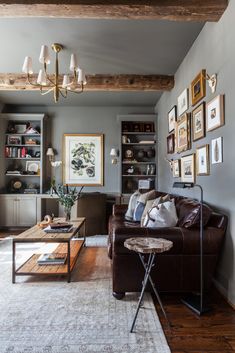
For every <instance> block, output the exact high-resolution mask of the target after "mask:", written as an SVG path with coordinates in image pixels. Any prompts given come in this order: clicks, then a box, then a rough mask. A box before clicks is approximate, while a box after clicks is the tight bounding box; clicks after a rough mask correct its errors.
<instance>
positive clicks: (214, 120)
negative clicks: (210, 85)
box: [206, 94, 224, 131]
mask: <svg viewBox="0 0 235 353" xmlns="http://www.w3.org/2000/svg"><path fill="white" fill-rule="evenodd" d="M223 125H224V95H223V94H220V95H218V96H217V97H215V98H213V99H212V100H211V101H210V102H208V103H207V105H206V131H212V130H215V129H218V128H219V127H221V126H223Z"/></svg>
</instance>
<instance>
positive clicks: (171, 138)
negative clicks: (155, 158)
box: [167, 134, 175, 154]
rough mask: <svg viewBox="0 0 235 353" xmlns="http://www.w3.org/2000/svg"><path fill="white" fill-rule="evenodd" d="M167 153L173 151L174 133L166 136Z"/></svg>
mask: <svg viewBox="0 0 235 353" xmlns="http://www.w3.org/2000/svg"><path fill="white" fill-rule="evenodd" d="M167 153H168V154H169V153H175V134H170V135H169V136H167Z"/></svg>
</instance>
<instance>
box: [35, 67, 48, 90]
mask: <svg viewBox="0 0 235 353" xmlns="http://www.w3.org/2000/svg"><path fill="white" fill-rule="evenodd" d="M37 83H38V84H39V85H41V86H46V84H47V79H46V74H45V71H44V70H42V69H41V70H39V73H38V78H37Z"/></svg>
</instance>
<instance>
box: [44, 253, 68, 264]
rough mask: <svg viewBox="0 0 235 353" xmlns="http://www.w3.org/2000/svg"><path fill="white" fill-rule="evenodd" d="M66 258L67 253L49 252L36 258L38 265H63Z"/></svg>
mask: <svg viewBox="0 0 235 353" xmlns="http://www.w3.org/2000/svg"><path fill="white" fill-rule="evenodd" d="M66 259H67V254H64V253H61V254H60V253H51V254H41V255H40V256H39V258H38V260H37V263H38V265H64V264H65V262H66Z"/></svg>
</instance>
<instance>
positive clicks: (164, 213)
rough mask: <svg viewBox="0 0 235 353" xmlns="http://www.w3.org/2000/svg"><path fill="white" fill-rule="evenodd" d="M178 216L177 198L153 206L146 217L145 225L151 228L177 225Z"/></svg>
mask: <svg viewBox="0 0 235 353" xmlns="http://www.w3.org/2000/svg"><path fill="white" fill-rule="evenodd" d="M177 222H178V217H177V213H176V208H175V200H174V199H173V200H171V201H167V202H164V203H161V204H159V205H157V206H154V207H153V208H151V209H150V210H149V211H148V213H147V215H146V216H145V219H144V226H145V227H149V228H163V227H175V226H176V224H177Z"/></svg>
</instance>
